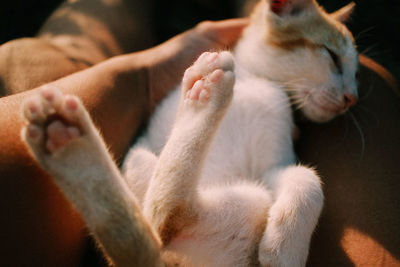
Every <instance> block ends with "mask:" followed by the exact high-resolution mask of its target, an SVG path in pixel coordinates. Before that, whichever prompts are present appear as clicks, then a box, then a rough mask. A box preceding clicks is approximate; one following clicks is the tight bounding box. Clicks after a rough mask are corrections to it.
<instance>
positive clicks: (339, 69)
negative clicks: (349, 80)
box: [324, 47, 343, 74]
mask: <svg viewBox="0 0 400 267" xmlns="http://www.w3.org/2000/svg"><path fill="white" fill-rule="evenodd" d="M324 48H325V49H326V51H328V54H329V56H330V57H331V59H332V61H333V64H335V67H336V70H337V72H338V73H339V74H342V73H343V69H342V63H341V62H340V58H339V56H338V55H337V54H336V53H335V52H334V51H332V50H331V49H329V48H328V47H324Z"/></svg>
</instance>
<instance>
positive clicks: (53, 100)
mask: <svg viewBox="0 0 400 267" xmlns="http://www.w3.org/2000/svg"><path fill="white" fill-rule="evenodd" d="M22 111H23V117H24V118H25V119H26V121H27V124H26V126H25V127H24V128H23V130H22V138H23V140H25V142H26V143H27V145H28V147H29V149H30V150H31V152H32V154H33V155H34V157H35V158H36V159H37V161H38V162H39V164H40V165H41V166H42V167H43V169H45V170H46V171H47V172H48V173H49V174H51V176H52V177H53V178H54V181H55V182H56V184H57V185H58V186H59V187H60V188H61V189H62V191H63V192H64V194H65V195H66V196H67V198H68V199H69V201H71V202H72V204H73V205H74V206H75V208H77V210H78V211H79V212H80V213H81V215H82V217H83V219H84V220H85V222H86V224H87V225H88V227H89V228H90V230H91V231H92V232H93V233H94V235H95V237H96V239H97V240H98V241H99V242H100V243H101V245H102V247H103V248H104V250H105V252H106V254H107V255H108V256H109V257H110V258H111V260H112V261H113V263H114V264H115V265H117V266H163V265H164V264H163V263H162V261H161V258H160V243H161V242H160V240H159V238H158V236H157V234H156V233H155V232H154V231H153V229H152V227H151V226H150V225H149V224H148V223H147V221H146V220H145V218H144V216H142V213H141V211H140V209H139V206H138V205H137V203H136V200H135V198H134V196H133V195H132V194H131V192H130V191H129V190H128V188H127V186H126V184H125V183H124V181H123V180H122V177H121V175H120V173H119V171H118V168H117V166H116V165H115V163H114V162H113V160H112V158H111V156H110V154H109V153H108V151H107V149H106V146H105V144H104V142H103V140H102V138H101V137H100V135H99V133H98V131H97V130H96V128H95V126H94V124H93V122H92V121H91V119H90V116H89V114H88V113H87V111H86V110H85V108H84V106H83V105H82V103H81V102H80V100H79V99H78V98H77V97H75V96H71V95H63V94H62V93H61V92H60V91H59V90H58V89H57V88H51V87H44V88H42V89H41V90H39V92H38V93H37V94H34V95H33V96H32V97H30V98H29V99H27V100H26V101H25V102H24V104H23V107H22Z"/></svg>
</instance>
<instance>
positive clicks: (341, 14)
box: [330, 2, 356, 23]
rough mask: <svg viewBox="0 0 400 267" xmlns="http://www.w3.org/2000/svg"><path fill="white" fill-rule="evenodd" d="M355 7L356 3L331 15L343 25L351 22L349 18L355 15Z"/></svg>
mask: <svg viewBox="0 0 400 267" xmlns="http://www.w3.org/2000/svg"><path fill="white" fill-rule="evenodd" d="M355 6H356V3H354V2H351V3H350V4H348V5H346V6H344V7H342V8H341V9H339V10H336V11H335V12H333V13H331V14H330V15H331V16H332V17H333V18H334V19H336V20H338V21H340V22H342V23H345V22H346V21H348V20H349V18H350V17H351V14H353V11H354V7H355Z"/></svg>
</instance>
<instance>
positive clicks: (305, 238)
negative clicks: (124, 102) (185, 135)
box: [124, 9, 357, 267]
mask: <svg viewBox="0 0 400 267" xmlns="http://www.w3.org/2000/svg"><path fill="white" fill-rule="evenodd" d="M316 10H317V9H316ZM263 12H268V11H262V12H261V13H263ZM312 12H315V10H312V11H310V13H312ZM319 14H320V13H318V16H319ZM314 15H315V14H314ZM256 16H257V15H256ZM259 16H261V15H259ZM264 16H272V17H273V16H275V15H274V14H267V15H265V14H262V16H261V18H263V17H264ZM303 16H310V17H311V16H313V14H311V15H310V14H308V13H306V14H304V15H303ZM296 19H299V20H301V19H303V20H306V19H307V18H296ZM265 27H268V25H265V21H264V20H262V19H260V18H256V19H254V20H253V22H252V24H251V25H250V26H249V27H248V29H247V30H246V31H245V33H244V36H243V38H242V39H241V40H240V41H239V43H238V44H237V47H236V49H235V51H234V54H233V55H234V59H235V63H236V71H235V74H236V84H235V87H234V97H233V101H232V104H231V105H230V107H229V109H228V111H227V114H226V115H225V117H224V119H223V121H222V122H221V125H220V127H219V129H218V131H217V134H216V137H215V138H214V140H213V142H212V144H211V147H210V151H209V152H208V154H207V157H206V160H205V164H204V167H203V168H202V169H201V176H200V180H199V182H198V183H199V184H198V187H199V189H198V190H199V192H200V193H201V194H200V195H202V196H203V197H202V199H205V200H204V201H205V202H206V203H207V205H208V207H212V208H211V210H212V212H211V211H210V214H209V217H211V218H214V220H212V223H211V224H210V223H209V220H210V218H209V217H206V218H205V219H201V220H200V221H199V223H198V224H197V225H196V227H195V229H190V230H184V233H183V234H182V235H183V236H186V237H185V238H182V237H180V236H178V237H176V239H175V240H173V241H172V244H171V245H170V246H169V248H170V249H173V250H177V251H181V252H184V254H185V255H189V256H190V257H191V258H192V260H193V261H194V262H197V261H198V260H203V262H201V264H205V265H206V266H246V264H249V262H248V261H247V262H246V261H245V262H246V264H245V262H243V261H241V260H243V253H244V252H243V251H242V250H240V248H239V247H241V246H239V247H235V244H233V243H234V242H233V241H232V242H231V240H229V239H226V238H227V237H228V236H229V235H231V233H230V231H229V230H227V229H232V231H233V232H234V233H236V234H239V235H242V234H243V235H245V234H246V230H243V231H241V230H240V229H236V227H238V225H240V223H239V222H243V221H246V220H247V221H248V222H247V223H252V222H259V223H260V218H258V219H256V220H255V221H254V218H253V219H251V218H252V216H256V217H257V216H259V214H260V212H265V214H264V217H263V218H264V220H265V223H266V224H267V226H266V229H265V231H264V234H263V235H262V238H261V240H260V243H259V247H258V253H259V256H258V260H259V262H260V263H261V264H262V265H263V266H290V267H292V266H304V265H305V262H306V259H307V254H308V247H309V242H310V239H311V234H312V232H313V230H314V228H315V226H316V224H317V221H318V217H319V214H320V212H321V209H322V205H323V193H322V189H321V182H320V179H319V177H318V176H317V174H316V173H315V171H314V170H312V169H310V168H307V167H303V166H295V165H294V164H295V163H296V162H295V155H294V151H293V143H292V135H291V134H292V131H293V126H294V124H293V119H292V115H291V112H292V111H291V108H290V100H289V98H288V96H287V93H286V92H285V89H293V88H294V89H295V92H294V94H295V96H296V97H297V99H298V98H301V100H302V103H301V108H302V110H303V113H304V114H305V115H306V116H307V117H309V118H310V119H312V120H315V121H318V122H319V121H326V120H329V119H331V118H332V117H334V116H336V115H338V114H341V113H343V112H344V111H345V110H346V108H343V107H342V101H343V94H344V93H351V94H353V95H355V96H356V94H357V91H356V83H355V79H354V73H355V71H356V68H357V53H356V51H355V49H354V46H353V43H352V40H351V36H350V35H348V36H347V35H346V37H345V39H344V40H345V41H344V43H343V48H342V49H343V51H344V53H342V54H341V55H340V57H341V60H342V61H343V62H342V64H343V74H342V75H339V74H338V73H335V71H333V68H334V67H335V66H333V63H332V59H331V58H330V56H329V54H328V52H327V50H326V49H325V48H323V47H322V48H318V49H309V48H307V47H300V48H298V49H296V50H295V51H286V50H282V49H280V48H278V47H275V46H273V45H270V44H268V43H267V42H265V39H264V38H265V35H263V34H262V32H263V30H265ZM343 28H344V26H343ZM343 30H344V29H343ZM260 32H261V33H260ZM313 34H315V33H313ZM292 93H293V92H292V91H290V90H289V94H292ZM178 102H179V90H176V91H174V92H173V93H171V95H170V96H169V97H167V99H165V101H164V102H163V103H162V104H161V105H160V106H159V107H158V109H157V110H156V112H155V114H154V116H153V118H152V120H151V122H150V125H149V128H148V131H147V133H146V135H144V136H143V137H142V138H141V139H140V140H139V142H138V144H137V145H136V146H135V147H134V148H133V149H132V150H131V151H130V153H129V154H128V157H127V158H126V161H125V163H124V170H125V174H126V178H127V179H128V181H129V180H130V179H137V178H138V177H140V179H143V175H144V173H142V172H141V173H140V175H133V176H131V177H129V174H128V173H134V172H135V171H134V170H135V168H136V167H135V166H137V163H138V161H137V155H138V154H137V153H138V152H137V148H138V147H140V149H145V150H146V149H147V150H148V152H146V153H154V157H157V155H158V154H159V153H160V152H161V150H162V149H163V147H164V144H165V143H166V141H167V138H168V136H169V134H170V131H171V128H172V125H173V122H174V118H175V114H176V107H177V106H178ZM187 123H194V122H190V121H188V122H187ZM175 127H176V125H175ZM147 179H150V177H148V178H147ZM232 184H233V185H234V187H235V190H237V191H239V192H240V195H236V194H235V193H233V191H232V190H233V188H232V186H231V185H232ZM240 185H242V186H240ZM132 190H133V191H134V193H135V194H136V195H137V196H142V195H144V192H141V191H140V190H146V188H145V187H140V188H139V187H136V188H132ZM235 192H236V191H235ZM256 192H258V193H256ZM262 192H263V193H262ZM153 193H154V192H153ZM227 196H229V198H231V201H232V203H230V204H229V205H221V201H223V199H224V198H225V197H227ZM257 199H259V200H260V203H263V202H264V203H265V205H262V204H259V205H258V204H256V203H257ZM268 199H271V200H268ZM139 201H142V199H139ZM270 201H272V202H270ZM236 202H240V204H241V205H239V206H237V205H235V204H234V203H236ZM267 203H268V204H267ZM269 208H270V211H269V212H267V210H268V209H269ZM231 209H232V210H235V212H234V213H233V214H232V213H229V212H230V210H231ZM249 211H250V212H249ZM214 212H215V213H214ZM211 214H212V215H211ZM218 214H223V215H222V216H218ZM225 215H226V216H225ZM232 215H233V217H232ZM215 218H217V219H215ZM211 225H212V227H211ZM231 227H232V228H231ZM235 229H236V230H235ZM187 231H188V232H189V233H190V234H187ZM210 231H211V233H212V238H211V237H210V236H209V235H207V234H209V233H210ZM235 231H237V232H235ZM253 231H254V229H253ZM188 236H189V237H188ZM204 236H206V238H205V237H204ZM248 236H249V237H250V236H252V235H251V234H250V233H248ZM214 238H217V239H218V242H219V243H218V242H217V241H215V240H214ZM224 238H225V239H224ZM253 238H254V236H253ZM256 240H258V239H257V238H255V239H253V242H255V241H256ZM249 246H250V245H249ZM249 246H244V247H246V248H247V249H248V248H249ZM220 248H221V249H220ZM222 248H226V249H222ZM227 248H229V249H227ZM247 253H249V252H248V251H247Z"/></svg>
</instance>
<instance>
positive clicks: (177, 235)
mask: <svg viewBox="0 0 400 267" xmlns="http://www.w3.org/2000/svg"><path fill="white" fill-rule="evenodd" d="M353 7H354V4H349V5H348V6H346V7H344V8H342V9H340V10H338V11H337V12H335V13H333V14H327V13H326V12H325V11H324V10H323V9H322V8H321V7H320V6H318V4H317V3H316V2H315V1H313V0H292V1H283V0H274V1H271V2H268V1H266V0H262V1H261V2H259V3H258V4H257V6H256V8H255V10H254V12H253V13H252V15H251V24H250V25H249V26H248V28H247V29H246V30H245V31H244V33H243V36H242V38H241V39H240V40H239V42H238V44H237V46H236V47H235V49H234V50H233V51H232V52H228V51H222V52H219V53H216V52H213V53H211V52H205V53H203V54H202V55H201V56H200V57H199V59H198V60H197V61H196V62H195V63H194V64H193V65H192V66H191V67H190V68H188V69H187V70H186V72H185V74H184V77H183V81H182V85H181V86H180V87H179V88H177V89H176V90H175V91H173V92H172V93H171V94H170V95H169V96H168V97H167V98H166V99H165V100H164V101H163V102H162V103H161V104H160V106H159V107H158V108H157V110H156V111H155V113H154V115H153V117H152V118H151V120H150V123H149V127H148V129H147V131H146V133H145V134H144V135H143V136H142V137H141V138H140V139H139V141H138V142H137V143H136V144H135V145H134V146H133V147H132V148H131V150H130V151H129V153H128V155H127V157H126V159H125V162H124V164H123V175H121V173H120V172H119V170H118V168H117V166H116V164H115V163H114V162H113V160H112V158H111V156H110V155H109V153H108V151H107V149H106V145H105V144H104V141H103V140H102V138H101V136H100V135H99V133H98V131H97V130H96V128H95V126H94V124H93V122H92V121H91V119H90V116H89V114H88V113H87V111H86V110H85V108H84V106H83V105H82V104H81V102H80V100H79V99H78V98H76V97H74V96H69V95H62V94H61V92H60V91H59V90H57V88H51V87H45V88H42V90H41V91H40V92H39V93H38V94H37V95H35V96H33V97H32V98H30V99H28V100H27V101H26V102H25V103H24V105H23V116H24V117H25V119H26V120H27V121H28V124H27V126H26V127H25V128H24V129H23V132H22V138H23V139H24V140H25V141H26V143H27V145H28V146H29V147H30V149H31V152H32V153H33V154H34V155H35V157H36V159H37V160H38V162H39V163H40V164H41V166H42V167H43V168H44V169H46V170H47V171H48V172H49V173H50V174H51V175H52V176H53V177H54V179H55V182H56V183H57V185H58V186H59V187H60V188H61V189H62V190H63V191H64V193H65V195H66V196H67V197H68V199H69V200H70V201H71V202H72V203H73V204H74V205H75V207H76V208H77V209H78V210H79V211H80V212H81V214H82V216H83V218H84V219H85V221H86V223H87V225H88V226H89V228H90V229H91V230H92V231H93V233H94V236H95V237H96V239H97V240H98V242H99V243H100V245H101V247H102V248H103V250H104V252H105V253H106V254H107V255H108V257H109V258H110V261H111V262H112V263H114V264H115V265H117V266H163V265H164V264H166V265H171V266H172V265H173V266H176V265H175V264H177V265H180V266H260V265H261V266H279V267H282V266H288V267H295V266H305V264H306V260H307V256H308V250H309V244H310V240H311V236H312V233H313V231H314V229H315V227H316V225H317V222H318V218H319V216H320V213H321V210H322V206H323V201H324V200H323V199H324V197H323V191H322V186H321V181H320V177H319V176H318V174H317V172H316V171H315V170H314V169H312V168H309V167H306V166H302V165H299V164H297V163H296V156H295V154H294V150H293V140H292V133H293V132H294V129H295V124H294V120H293V116H292V113H293V110H296V109H299V110H300V111H301V112H302V113H303V114H304V116H305V117H306V118H308V119H309V120H311V121H314V122H318V123H320V122H326V121H329V120H331V119H332V118H334V117H336V116H338V115H341V114H343V113H344V112H346V111H347V110H348V109H349V108H350V107H351V106H353V105H354V104H356V102H357V97H358V96H357V83H356V79H355V73H356V70H357V67H358V54H357V52H356V49H355V46H354V39H353V37H352V35H351V33H350V32H349V31H348V30H347V28H346V27H345V26H344V24H342V22H343V21H344V20H346V19H347V18H348V17H349V16H350V14H351V12H352V9H353ZM54 114H57V115H59V116H61V117H63V120H59V119H57V116H54ZM58 118H59V117H58Z"/></svg>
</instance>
